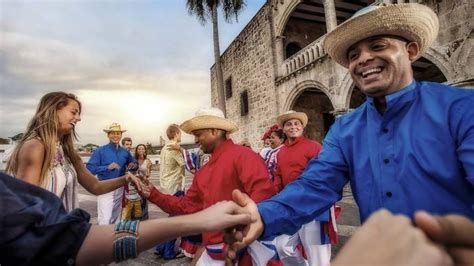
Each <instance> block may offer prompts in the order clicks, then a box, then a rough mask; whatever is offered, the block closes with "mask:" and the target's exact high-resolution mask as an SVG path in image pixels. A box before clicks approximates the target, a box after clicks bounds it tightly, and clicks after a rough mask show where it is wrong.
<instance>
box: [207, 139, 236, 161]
mask: <svg viewBox="0 0 474 266" xmlns="http://www.w3.org/2000/svg"><path fill="white" fill-rule="evenodd" d="M232 145H234V142H233V141H232V140H231V139H227V140H225V141H224V142H222V143H221V144H220V145H219V146H218V147H217V148H216V149H215V150H214V152H213V153H212V155H211V160H209V162H213V161H215V160H217V158H218V157H219V156H220V155H221V154H222V153H224V152H225V151H226V150H227V149H228V148H229V147H230V146H232Z"/></svg>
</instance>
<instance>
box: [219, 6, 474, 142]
mask: <svg viewBox="0 0 474 266" xmlns="http://www.w3.org/2000/svg"><path fill="white" fill-rule="evenodd" d="M382 2H392V3H393V2H399V3H400V2H418V3H420V4H424V5H427V6H429V7H430V8H432V9H433V10H434V11H435V13H436V14H437V15H438V17H439V20H440V32H439V35H438V38H437V40H436V42H435V43H434V45H433V46H432V47H431V48H430V49H429V50H428V51H427V52H426V53H425V55H424V56H423V57H422V58H420V59H419V60H418V61H416V62H415V63H414V64H413V69H414V74H415V78H416V79H417V80H430V81H437V82H445V83H447V84H453V85H456V86H474V79H473V78H474V64H473V63H474V60H473V59H474V49H473V47H474V45H473V43H474V39H473V19H472V14H473V7H472V5H473V4H472V1H470V0H448V1H446V0H421V1H420V0H418V1H413V0H410V1H408V0H405V1H403V0H398V1H397V0H395V1H393V0H392V1H390V0H383V1H372V0H354V1H353V0H268V1H267V2H266V3H265V4H264V6H263V7H262V8H261V9H260V10H259V11H258V12H257V14H256V15H255V16H254V17H253V18H252V20H251V21H250V22H249V23H248V24H247V25H246V27H245V28H244V29H243V30H242V32H241V33H240V34H239V35H238V36H237V37H236V38H235V40H234V41H233V42H232V43H231V44H230V46H229V47H228V48H227V49H226V50H225V52H224V53H223V54H222V56H221V59H222V70H223V79H224V84H225V97H226V112H227V116H228V117H229V118H230V119H232V120H233V121H235V122H236V123H237V124H238V126H239V128H240V130H239V131H238V132H237V133H235V134H234V135H233V138H234V139H235V140H241V139H243V138H248V139H249V141H250V142H251V144H252V146H253V147H255V148H257V147H261V145H262V143H261V141H260V137H261V136H262V134H263V132H264V131H265V130H266V129H267V128H268V127H269V126H270V125H272V124H274V123H275V118H276V116H277V115H278V114H280V113H283V112H285V111H288V110H292V109H293V110H298V111H304V112H306V113H307V114H308V116H309V119H310V122H309V124H308V127H307V130H306V134H307V136H308V137H310V138H312V139H316V140H319V141H321V140H322V139H323V137H324V136H325V134H326V133H327V130H328V129H329V126H330V125H331V124H332V123H333V121H334V116H335V115H338V114H343V113H345V112H348V111H350V110H351V109H353V108H356V107H357V106H359V105H360V104H361V103H362V102H363V101H364V99H365V96H364V95H363V94H362V93H360V91H359V90H358V89H357V87H355V86H354V84H353V83H352V80H351V77H350V75H349V73H348V72H347V70H346V69H345V68H343V67H341V66H339V65H337V64H336V63H335V62H333V61H332V60H331V59H330V58H329V57H328V55H327V54H326V52H325V51H324V49H323V46H322V42H323V40H324V37H325V34H326V33H327V32H328V31H331V30H332V29H334V28H335V27H336V26H337V25H338V24H340V23H342V22H343V21H345V20H347V19H348V18H349V17H351V16H352V15H353V14H354V13H355V12H356V11H357V10H359V9H361V8H364V7H366V6H368V5H379V4H381V3H382ZM211 86H212V94H211V95H212V103H213V105H216V103H217V91H216V81H215V72H214V68H211Z"/></svg>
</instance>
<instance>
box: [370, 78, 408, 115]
mask: <svg viewBox="0 0 474 266" xmlns="http://www.w3.org/2000/svg"><path fill="white" fill-rule="evenodd" d="M416 85H417V83H416V81H415V80H413V81H412V82H411V83H410V84H408V86H406V87H404V88H402V89H401V90H399V91H396V92H394V93H392V94H389V95H386V96H385V102H386V103H387V110H388V109H393V108H397V109H400V108H401V107H403V106H404V103H408V102H412V101H413V100H414V99H415V96H416V90H415V89H416V87H417V86H416ZM367 102H368V103H369V104H370V105H371V106H373V105H374V97H370V96H368V97H367Z"/></svg>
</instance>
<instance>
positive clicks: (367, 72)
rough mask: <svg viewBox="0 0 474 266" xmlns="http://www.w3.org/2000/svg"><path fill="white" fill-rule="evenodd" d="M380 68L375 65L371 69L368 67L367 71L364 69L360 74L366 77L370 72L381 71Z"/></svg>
mask: <svg viewBox="0 0 474 266" xmlns="http://www.w3.org/2000/svg"><path fill="white" fill-rule="evenodd" d="M381 71H382V69H381V68H380V67H376V68H372V69H369V70H367V71H364V72H362V76H363V77H364V78H365V77H367V76H368V75H369V74H372V73H379V72H381Z"/></svg>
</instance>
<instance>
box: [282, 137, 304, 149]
mask: <svg viewBox="0 0 474 266" xmlns="http://www.w3.org/2000/svg"><path fill="white" fill-rule="evenodd" d="M303 139H304V136H303V135H301V136H299V137H297V138H296V139H295V141H293V143H290V142H289V141H288V140H285V143H284V144H285V146H287V147H291V146H294V145H296V144H297V143H299V142H301V141H302V140H303Z"/></svg>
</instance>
